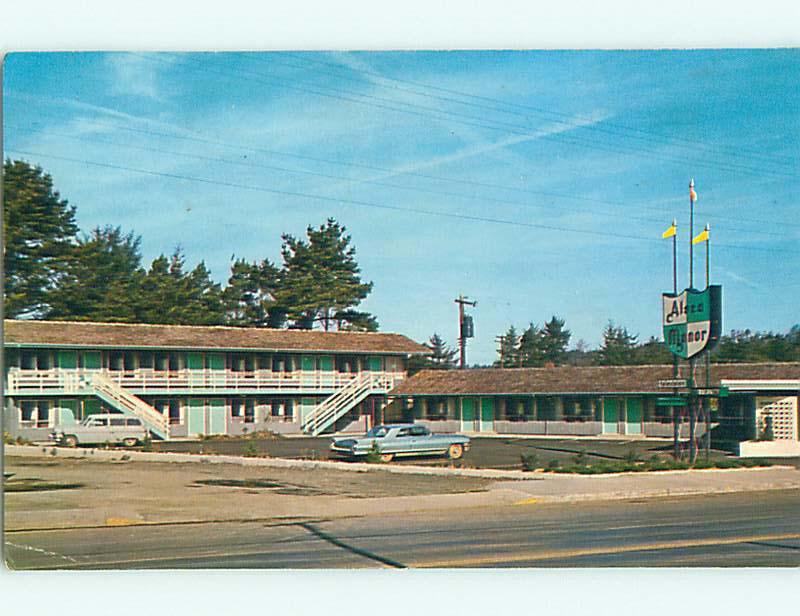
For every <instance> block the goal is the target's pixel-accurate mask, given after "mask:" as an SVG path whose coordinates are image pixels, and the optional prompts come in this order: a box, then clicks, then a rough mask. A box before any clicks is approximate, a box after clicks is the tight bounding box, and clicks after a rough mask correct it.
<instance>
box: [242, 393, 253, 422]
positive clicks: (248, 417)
mask: <svg viewBox="0 0 800 616" xmlns="http://www.w3.org/2000/svg"><path fill="white" fill-rule="evenodd" d="M255 420H256V401H255V400H254V399H253V398H248V399H247V400H245V401H244V422H245V423H254V422H255Z"/></svg>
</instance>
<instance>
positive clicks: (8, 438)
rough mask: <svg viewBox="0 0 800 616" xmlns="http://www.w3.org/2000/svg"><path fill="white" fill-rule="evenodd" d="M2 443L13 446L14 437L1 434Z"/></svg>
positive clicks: (5, 433)
mask: <svg viewBox="0 0 800 616" xmlns="http://www.w3.org/2000/svg"><path fill="white" fill-rule="evenodd" d="M3 443H5V444H6V445H13V444H14V437H13V436H11V434H9V433H8V432H3Z"/></svg>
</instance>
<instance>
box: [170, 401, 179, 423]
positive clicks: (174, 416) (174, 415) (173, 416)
mask: <svg viewBox="0 0 800 616" xmlns="http://www.w3.org/2000/svg"><path fill="white" fill-rule="evenodd" d="M169 423H170V425H175V424H179V423H181V401H180V400H170V401H169Z"/></svg>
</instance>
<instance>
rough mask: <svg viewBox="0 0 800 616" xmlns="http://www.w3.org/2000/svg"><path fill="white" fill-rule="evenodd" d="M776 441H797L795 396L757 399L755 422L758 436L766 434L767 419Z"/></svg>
mask: <svg viewBox="0 0 800 616" xmlns="http://www.w3.org/2000/svg"><path fill="white" fill-rule="evenodd" d="M768 418H771V421H772V434H773V438H774V439H775V440H776V441H796V440H797V396H789V397H788V398H757V399H756V422H757V426H758V434H759V435H762V434H764V433H765V432H766V428H767V425H768V423H769V419H768Z"/></svg>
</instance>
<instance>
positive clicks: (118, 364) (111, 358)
mask: <svg viewBox="0 0 800 616" xmlns="http://www.w3.org/2000/svg"><path fill="white" fill-rule="evenodd" d="M124 355H125V354H124V353H122V352H121V351H111V352H110V353H109V354H108V369H109V370H123V369H124V367H125V357H124Z"/></svg>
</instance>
